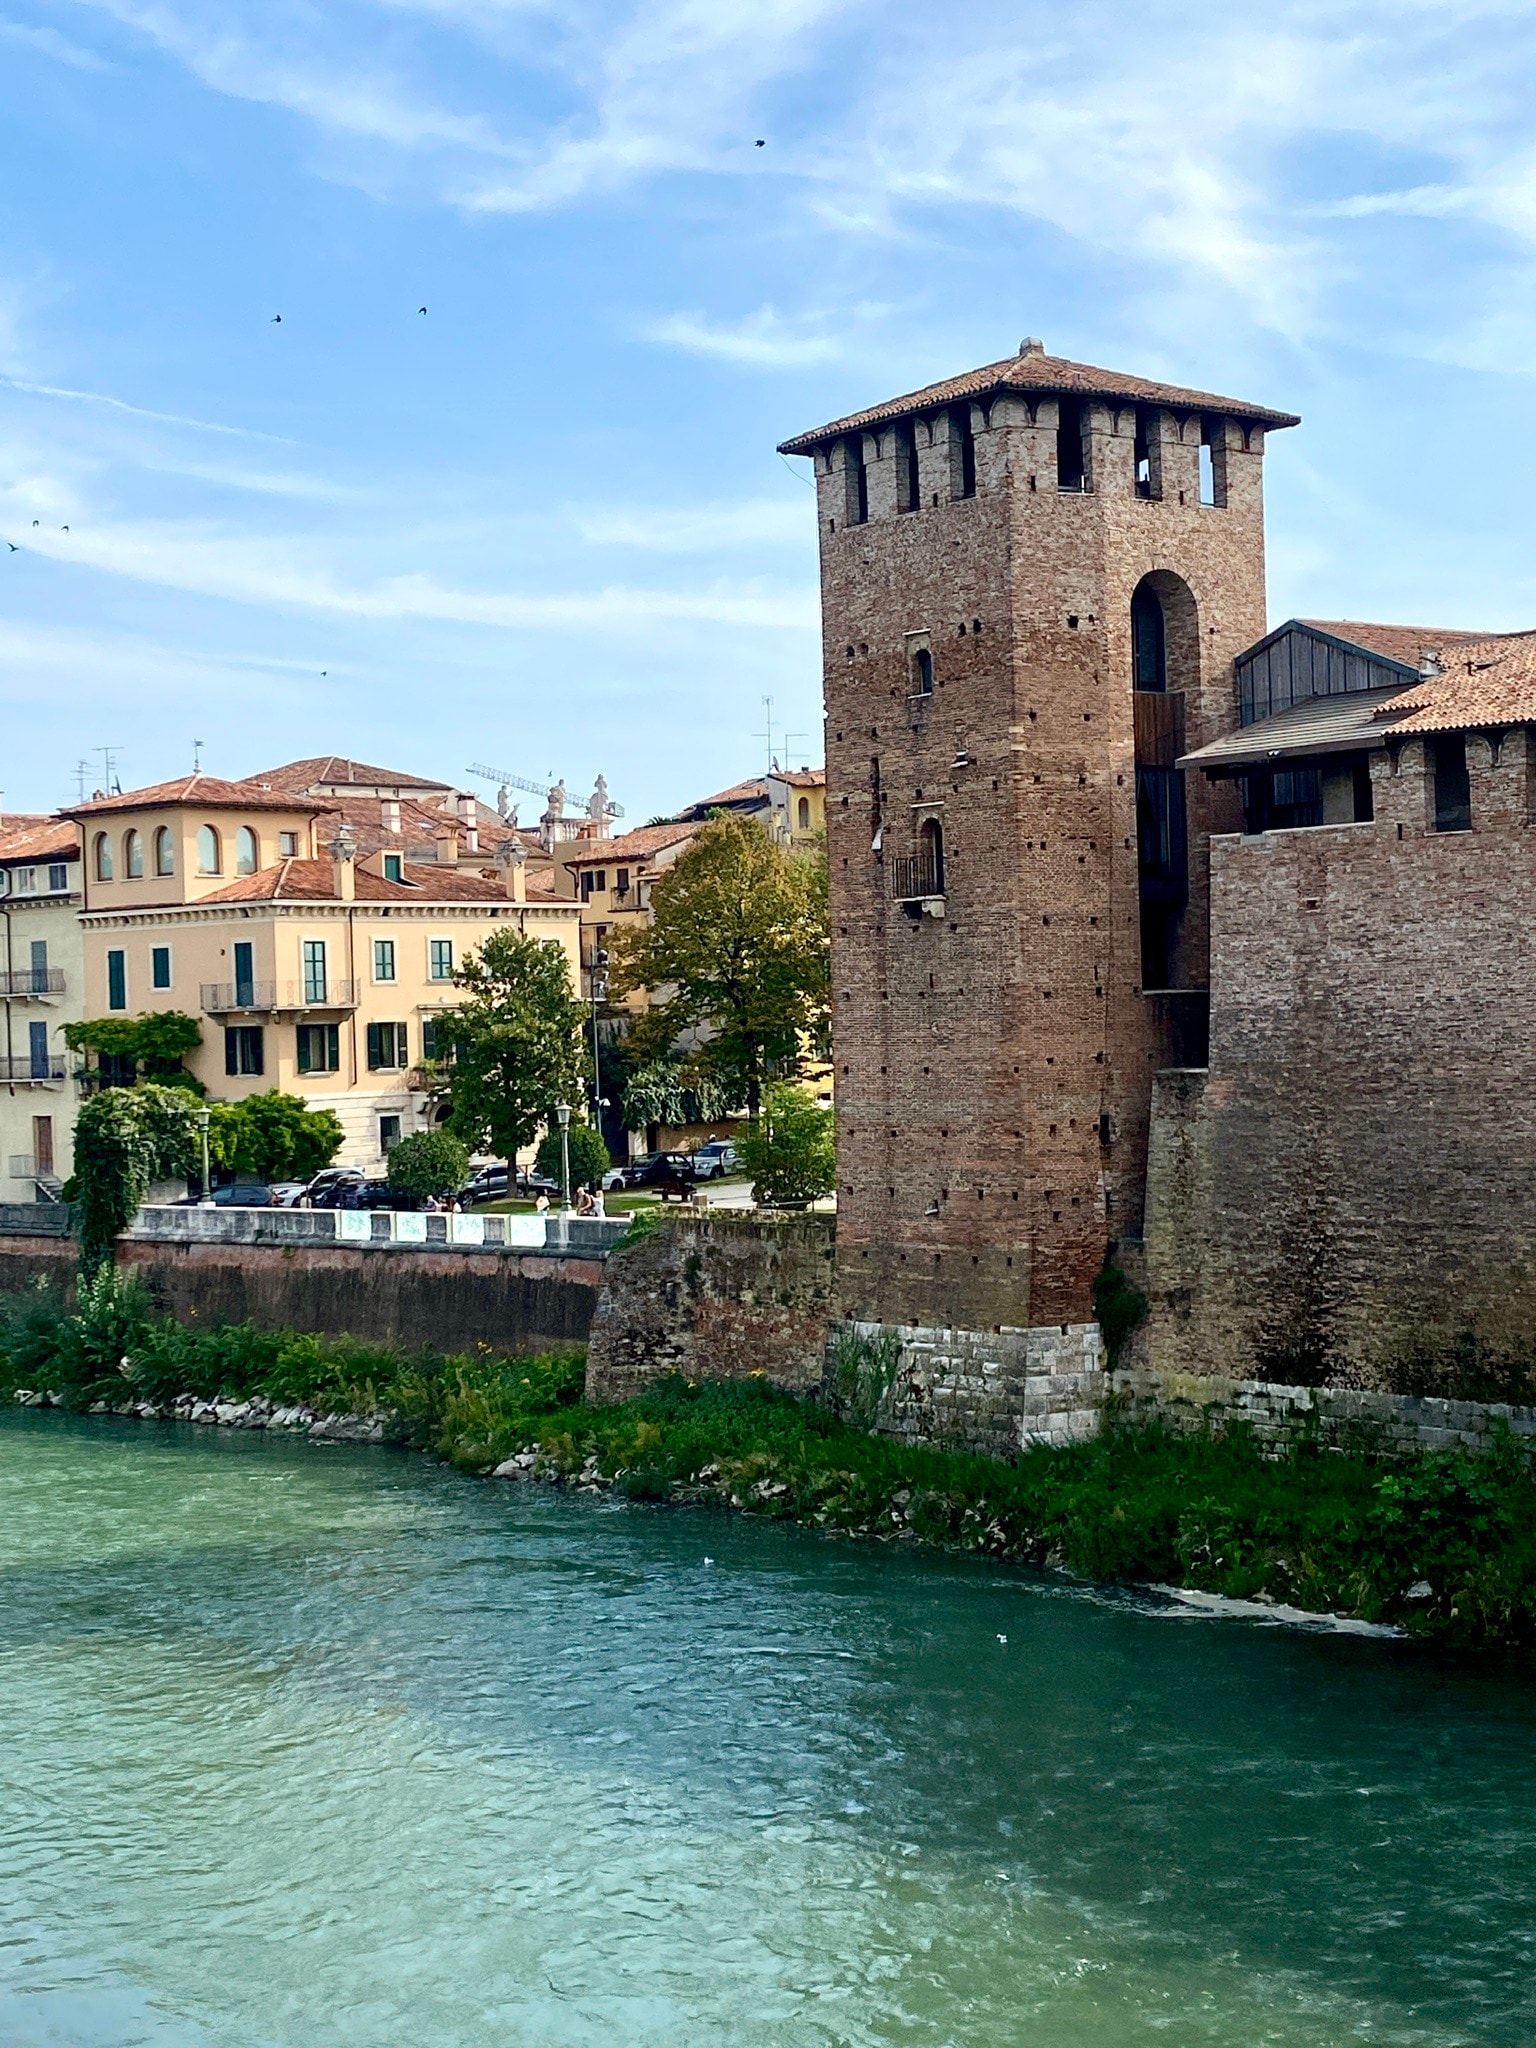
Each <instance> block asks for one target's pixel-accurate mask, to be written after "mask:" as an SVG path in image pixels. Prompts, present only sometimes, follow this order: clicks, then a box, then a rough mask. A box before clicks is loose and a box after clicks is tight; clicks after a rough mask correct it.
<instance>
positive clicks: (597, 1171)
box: [533, 1123, 613, 1194]
mask: <svg viewBox="0 0 1536 2048" xmlns="http://www.w3.org/2000/svg"><path fill="white" fill-rule="evenodd" d="M569 1139H570V1147H571V1191H572V1193H573V1194H574V1193H575V1191H576V1189H577V1188H585V1187H596V1185H597V1184H598V1182H599V1181H600V1180H601V1179H602V1177H603V1175H604V1174H605V1173H606V1172H607V1171H608V1169H609V1167H610V1166H612V1164H613V1160H612V1158H611V1157H610V1156H609V1152H608V1147H607V1146H606V1145H605V1144H604V1143H603V1141H602V1138H601V1136H600V1135H599V1133H598V1132H596V1131H594V1130H593V1128H592V1126H591V1125H590V1124H577V1123H573V1124H572V1125H571V1128H570V1132H569ZM533 1164H534V1171H535V1172H536V1173H542V1174H544V1175H545V1176H546V1178H548V1179H549V1180H554V1181H557V1180H559V1178H560V1166H561V1154H560V1132H559V1129H558V1128H556V1129H555V1130H552V1131H548V1132H546V1133H545V1136H544V1139H543V1142H542V1143H541V1144H540V1146H539V1150H538V1156H537V1157H536V1158H535V1160H534V1162H533Z"/></svg>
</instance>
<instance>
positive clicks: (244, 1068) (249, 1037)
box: [224, 1024, 267, 1074]
mask: <svg viewBox="0 0 1536 2048" xmlns="http://www.w3.org/2000/svg"><path fill="white" fill-rule="evenodd" d="M266 1070H267V1062H266V1027H265V1026H264V1025H261V1024H226V1025H225V1027H224V1071H225V1073H226V1074H264V1073H265V1072H266Z"/></svg>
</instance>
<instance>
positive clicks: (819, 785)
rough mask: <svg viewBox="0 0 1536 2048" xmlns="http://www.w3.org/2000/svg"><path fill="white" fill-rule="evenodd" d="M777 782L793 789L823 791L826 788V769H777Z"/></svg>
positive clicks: (775, 776)
mask: <svg viewBox="0 0 1536 2048" xmlns="http://www.w3.org/2000/svg"><path fill="white" fill-rule="evenodd" d="M773 779H774V781H775V782H787V783H788V784H789V786H790V788H791V789H823V788H825V786H826V780H827V771H826V769H825V768H776V769H775V770H774V772H773Z"/></svg>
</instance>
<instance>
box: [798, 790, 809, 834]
mask: <svg viewBox="0 0 1536 2048" xmlns="http://www.w3.org/2000/svg"><path fill="white" fill-rule="evenodd" d="M795 815H796V817H797V818H798V819H799V820H800V830H801V831H802V832H809V831H810V829H811V800H810V798H809V797H808V796H803V797H801V799H800V802H799V806H798V807H797V809H796V812H795Z"/></svg>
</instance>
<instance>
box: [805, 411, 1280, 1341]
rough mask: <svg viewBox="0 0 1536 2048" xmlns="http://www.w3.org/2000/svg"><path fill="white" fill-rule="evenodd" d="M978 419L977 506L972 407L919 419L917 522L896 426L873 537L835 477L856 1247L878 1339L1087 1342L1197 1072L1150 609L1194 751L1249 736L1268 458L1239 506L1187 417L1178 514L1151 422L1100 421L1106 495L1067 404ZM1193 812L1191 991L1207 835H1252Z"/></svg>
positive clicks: (827, 665) (849, 1292)
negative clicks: (1174, 1062)
mask: <svg viewBox="0 0 1536 2048" xmlns="http://www.w3.org/2000/svg"><path fill="white" fill-rule="evenodd" d="M972 419H973V423H974V425H975V428H976V467H977V493H976V496H975V497H974V498H971V499H961V500H955V499H952V498H951V496H950V485H949V474H950V450H949V446H948V438H947V437H948V433H949V423H948V418H947V416H946V415H944V414H939V415H938V416H936V417H935V418H933V419H932V420H929V421H924V422H920V423H919V444H920V445H919V450H918V460H919V470H920V478H921V482H922V505H921V509H920V510H918V511H916V512H911V513H905V514H899V513H897V512H896V511H895V504H896V460H897V457H896V447H897V442H896V435H895V432H894V430H888V431H883V432H882V433H881V434H879V435H874V434H871V435H867V436H865V437H864V449H865V454H866V458H867V461H868V474H869V501H870V519H869V521H868V523H866V524H863V525H854V526H849V525H847V524H846V512H847V492H846V479H845V476H844V473H843V470H842V468H841V464H842V462H843V460H844V452H843V447H842V444H838V446H837V447H836V448H834V449H833V450H831V451H829V452H828V453H826V454H824V455H823V456H821V457H818V462H817V467H818V483H819V495H818V504H819V510H820V525H821V540H822V595H823V621H824V681H825V692H826V704H827V734H826V740H827V764H828V837H829V857H830V862H831V877H832V961H833V998H834V1025H835V1058H836V1062H837V1098H836V1099H837V1113H838V1120H839V1157H840V1166H841V1174H840V1185H839V1220H838V1233H839V1239H838V1241H839V1251H840V1256H841V1261H842V1269H843V1287H844V1291H845V1298H846V1303H847V1306H848V1307H849V1308H850V1309H851V1310H852V1311H853V1312H855V1313H856V1314H857V1315H859V1316H861V1317H867V1318H870V1319H883V1320H887V1321H892V1322H897V1321H903V1320H915V1321H917V1322H919V1323H921V1324H924V1325H940V1324H942V1325H951V1324H952V1325H957V1326H961V1327H969V1328H973V1329H987V1328H993V1327H997V1326H1007V1325H1012V1326H1025V1325H1037V1324H1039V1325H1048V1324H1051V1323H1055V1322H1060V1321H1065V1322H1067V1323H1069V1324H1070V1323H1074V1322H1081V1321H1083V1320H1085V1319H1086V1317H1087V1316H1088V1315H1090V1314H1091V1312H1092V1311H1091V1299H1090V1286H1091V1281H1092V1278H1093V1275H1094V1273H1095V1271H1096V1270H1097V1269H1098V1266H1099V1264H1100V1262H1101V1259H1102V1256H1103V1250H1104V1245H1105V1242H1106V1240H1107V1239H1108V1238H1111V1237H1114V1236H1117V1235H1120V1234H1122V1233H1124V1232H1126V1231H1128V1230H1131V1231H1134V1230H1136V1229H1138V1228H1139V1227H1140V1223H1141V1212H1142V1198H1143V1186H1144V1175H1145V1153H1146V1132H1147V1118H1148V1107H1149V1101H1150V1093H1151V1079H1152V1074H1153V1071H1154V1069H1155V1067H1156V1066H1157V1065H1159V1064H1164V1063H1166V1055H1165V1051H1164V1048H1163V1046H1162V1045H1161V1043H1160V1041H1159V1038H1158V1032H1157V1026H1156V1023H1155V1020H1154V1018H1153V1016H1152V1015H1151V1014H1150V1007H1149V1005H1148V1004H1147V1003H1146V1002H1145V1000H1144V998H1143V997H1142V995H1141V992H1140V987H1141V964H1140V944H1139V908H1138V881H1137V855H1136V817H1135V747H1134V732H1133V717H1132V711H1133V704H1132V689H1131V636H1130V603H1131V596H1132V592H1133V591H1134V589H1135V587H1136V584H1137V583H1138V581H1139V580H1140V579H1141V577H1142V576H1144V575H1146V574H1148V573H1149V572H1152V571H1155V570H1160V571H1164V572H1166V573H1167V575H1168V576H1169V577H1170V578H1172V579H1177V581H1178V583H1179V584H1180V585H1181V586H1183V587H1187V591H1188V592H1189V593H1191V594H1192V595H1191V598H1190V602H1189V605H1188V607H1187V615H1186V616H1185V618H1184V619H1183V621H1182V623H1181V624H1180V625H1179V628H1178V630H1177V631H1175V630H1172V627H1171V630H1170V657H1169V658H1170V675H1169V682H1170V686H1171V687H1173V688H1175V689H1178V688H1183V690H1184V692H1185V709H1186V718H1187V724H1186V744H1187V746H1189V747H1194V746H1197V745H1200V744H1202V743H1203V742H1204V741H1206V740H1208V739H1211V738H1214V737H1215V736H1216V735H1217V734H1219V733H1220V732H1223V731H1225V730H1227V729H1229V728H1230V727H1231V726H1232V725H1233V724H1235V723H1236V704H1235V693H1234V688H1233V682H1232V659H1233V656H1234V655H1235V654H1236V653H1238V652H1240V651H1241V650H1242V649H1243V648H1244V647H1245V646H1248V645H1250V644H1251V643H1252V642H1253V641H1254V640H1255V639H1257V638H1258V637H1259V636H1260V635H1261V634H1262V632H1263V630H1264V625H1265V612H1264V546H1263V509H1262V485H1261V470H1262V449H1261V442H1262V436H1260V435H1258V434H1257V433H1255V435H1254V436H1253V438H1252V445H1251V446H1244V445H1243V444H1242V437H1241V434H1240V433H1239V434H1237V438H1236V444H1235V445H1233V446H1232V447H1230V448H1229V449H1228V451H1227V465H1226V466H1227V470H1228V475H1229V489H1228V502H1227V504H1226V505H1225V506H1223V507H1220V508H1214V507H1202V506H1201V505H1200V504H1199V476H1198V471H1199V448H1198V433H1199V426H1198V421H1195V422H1192V423H1191V422H1184V421H1179V420H1175V419H1174V418H1173V417H1172V416H1171V415H1160V416H1159V417H1158V421H1157V423H1156V424H1157V427H1158V429H1159V437H1160V438H1159V446H1160V456H1161V470H1162V491H1163V494H1162V496H1161V498H1159V499H1150V500H1149V499H1144V498H1139V497H1138V496H1137V495H1136V491H1135V487H1134V469H1133V458H1134V429H1135V420H1134V415H1133V413H1132V411H1131V410H1130V409H1124V410H1121V411H1119V412H1115V411H1112V410H1110V409H1109V408H1106V407H1101V406H1095V407H1092V408H1090V413H1089V436H1088V438H1089V441H1090V443H1091V459H1092V460H1091V466H1092V477H1093V488H1092V490H1091V491H1090V492H1088V493H1077V492H1060V491H1058V490H1057V488H1056V466H1055V465H1056V424H1057V411H1056V402H1055V401H1054V400H1051V399H1046V400H1041V401H1040V402H1039V403H1038V404H1037V405H1036V406H1035V407H1034V408H1033V410H1031V409H1030V407H1029V406H1027V405H1026V404H1025V403H1024V402H1023V400H1021V399H1014V398H1006V399H1001V400H999V401H997V402H996V403H994V405H993V406H992V408H991V410H990V412H984V411H983V410H982V408H980V407H979V406H978V407H973V408H972ZM1234 431H1235V430H1233V429H1231V428H1230V427H1229V428H1228V429H1227V432H1228V435H1229V438H1230V436H1231V435H1232V434H1233V432H1234ZM935 501H936V502H935ZM978 626H979V631H978ZM917 633H921V634H926V635H927V637H928V640H929V643H930V648H931V652H932V655H933V668H934V688H933V692H932V695H931V696H929V697H926V698H925V697H914V696H913V695H912V694H911V681H912V671H911V645H912V642H911V638H910V636H912V635H913V634H917ZM1191 798H1192V806H1191V861H1192V872H1191V900H1190V910H1189V913H1188V916H1187V918H1186V932H1185V938H1184V942H1183V947H1182V969H1183V973H1184V977H1185V979H1186V980H1187V981H1190V982H1197V981H1199V980H1201V979H1202V978H1203V971H1204V960H1205V942H1204V933H1203V922H1204V915H1205V895H1206V891H1205V880H1204V873H1203V861H1204V855H1203V850H1202V849H1203V845H1204V839H1203V833H1204V831H1205V829H1206V828H1207V827H1208V826H1209V825H1210V824H1211V823H1212V822H1228V823H1229V822H1230V821H1231V814H1230V809H1229V808H1228V809H1226V810H1224V809H1223V807H1224V806H1227V807H1229V806H1230V803H1231V795H1230V792H1229V791H1219V792H1218V791H1206V790H1205V789H1203V788H1202V789H1199V790H1194V791H1191ZM928 817H936V818H939V819H941V820H942V824H943V831H944V846H945V865H946V899H945V902H944V906H943V910H944V914H943V915H942V916H941V917H922V918H916V919H914V918H912V917H909V916H908V915H907V914H906V913H905V912H904V911H902V910H901V909H900V908H899V907H898V905H897V904H896V903H895V901H894V900H893V861H894V859H895V857H897V856H898V855H903V854H911V853H916V852H917V851H918V850H919V847H920V830H921V826H922V822H923V820H924V819H925V818H928ZM1105 1115H1107V1116H1108V1117H1109V1118H1110V1127H1109V1128H1110V1143H1109V1144H1108V1145H1107V1146H1101V1144H1100V1118H1101V1116H1105Z"/></svg>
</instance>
